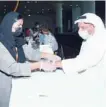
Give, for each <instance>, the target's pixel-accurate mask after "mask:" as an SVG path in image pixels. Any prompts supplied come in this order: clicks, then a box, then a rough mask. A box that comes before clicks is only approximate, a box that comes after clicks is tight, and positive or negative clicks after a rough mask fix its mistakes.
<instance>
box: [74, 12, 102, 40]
mask: <svg viewBox="0 0 106 107" xmlns="http://www.w3.org/2000/svg"><path fill="white" fill-rule="evenodd" d="M76 23H77V24H78V28H79V30H78V33H79V36H80V37H81V38H82V39H84V40H87V39H88V38H90V37H92V36H93V35H94V34H95V32H97V31H98V30H99V31H100V30H101V29H103V28H104V24H103V22H102V20H101V18H100V17H99V16H97V15H95V14H93V13H86V14H84V15H82V16H80V17H79V18H78V20H76V21H75V24H76Z"/></svg>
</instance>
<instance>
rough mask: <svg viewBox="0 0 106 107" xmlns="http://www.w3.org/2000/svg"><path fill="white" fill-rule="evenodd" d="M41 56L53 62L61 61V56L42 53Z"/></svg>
mask: <svg viewBox="0 0 106 107" xmlns="http://www.w3.org/2000/svg"><path fill="white" fill-rule="evenodd" d="M41 58H45V59H48V60H51V61H52V62H56V61H61V58H60V57H59V56H57V55H53V54H48V53H42V55H41Z"/></svg>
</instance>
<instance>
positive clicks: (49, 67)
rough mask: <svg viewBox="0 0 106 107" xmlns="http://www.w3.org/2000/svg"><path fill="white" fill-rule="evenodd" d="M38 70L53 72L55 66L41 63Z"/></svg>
mask: <svg viewBox="0 0 106 107" xmlns="http://www.w3.org/2000/svg"><path fill="white" fill-rule="evenodd" d="M40 69H41V70H44V71H47V72H53V71H55V70H56V66H55V65H54V64H53V63H52V62H47V61H41V65H40Z"/></svg>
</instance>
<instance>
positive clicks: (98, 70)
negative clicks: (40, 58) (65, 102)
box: [56, 13, 106, 107]
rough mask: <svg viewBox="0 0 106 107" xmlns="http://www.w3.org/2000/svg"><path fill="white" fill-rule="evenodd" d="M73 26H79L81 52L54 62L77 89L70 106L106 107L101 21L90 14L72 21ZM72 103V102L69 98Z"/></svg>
mask: <svg viewBox="0 0 106 107" xmlns="http://www.w3.org/2000/svg"><path fill="white" fill-rule="evenodd" d="M75 24H78V27H79V30H78V33H79V36H80V37H81V38H82V39H83V42H82V46H81V49H80V53H79V55H78V56H77V57H76V58H72V59H65V60H62V61H61V62H57V63H56V66H57V67H61V68H63V70H64V72H65V74H68V76H70V81H73V83H74V82H75V85H77V88H78V89H77V91H76V92H74V93H75V96H77V97H75V98H76V102H77V104H74V105H72V106H73V107H78V105H80V107H105V106H106V103H105V99H106V87H105V85H106V83H105V81H106V67H105V66H106V30H105V26H104V24H103V21H102V20H101V18H100V17H99V16H97V15H96V14H93V13H85V14H83V15H82V16H80V17H79V18H78V20H76V21H75ZM74 74H75V75H74ZM71 75H72V76H71ZM72 78H73V79H72ZM77 83H78V84H77ZM70 90H71V89H70ZM75 90H76V88H75ZM76 93H77V94H78V93H80V95H79V94H78V95H76ZM71 102H74V100H73V99H72V100H71ZM76 105H77V106H76Z"/></svg>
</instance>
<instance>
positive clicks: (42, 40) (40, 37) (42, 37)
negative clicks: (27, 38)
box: [39, 34, 45, 44]
mask: <svg viewBox="0 0 106 107" xmlns="http://www.w3.org/2000/svg"><path fill="white" fill-rule="evenodd" d="M44 38H45V37H44V35H43V34H41V35H40V36H39V40H40V43H41V44H44Z"/></svg>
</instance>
